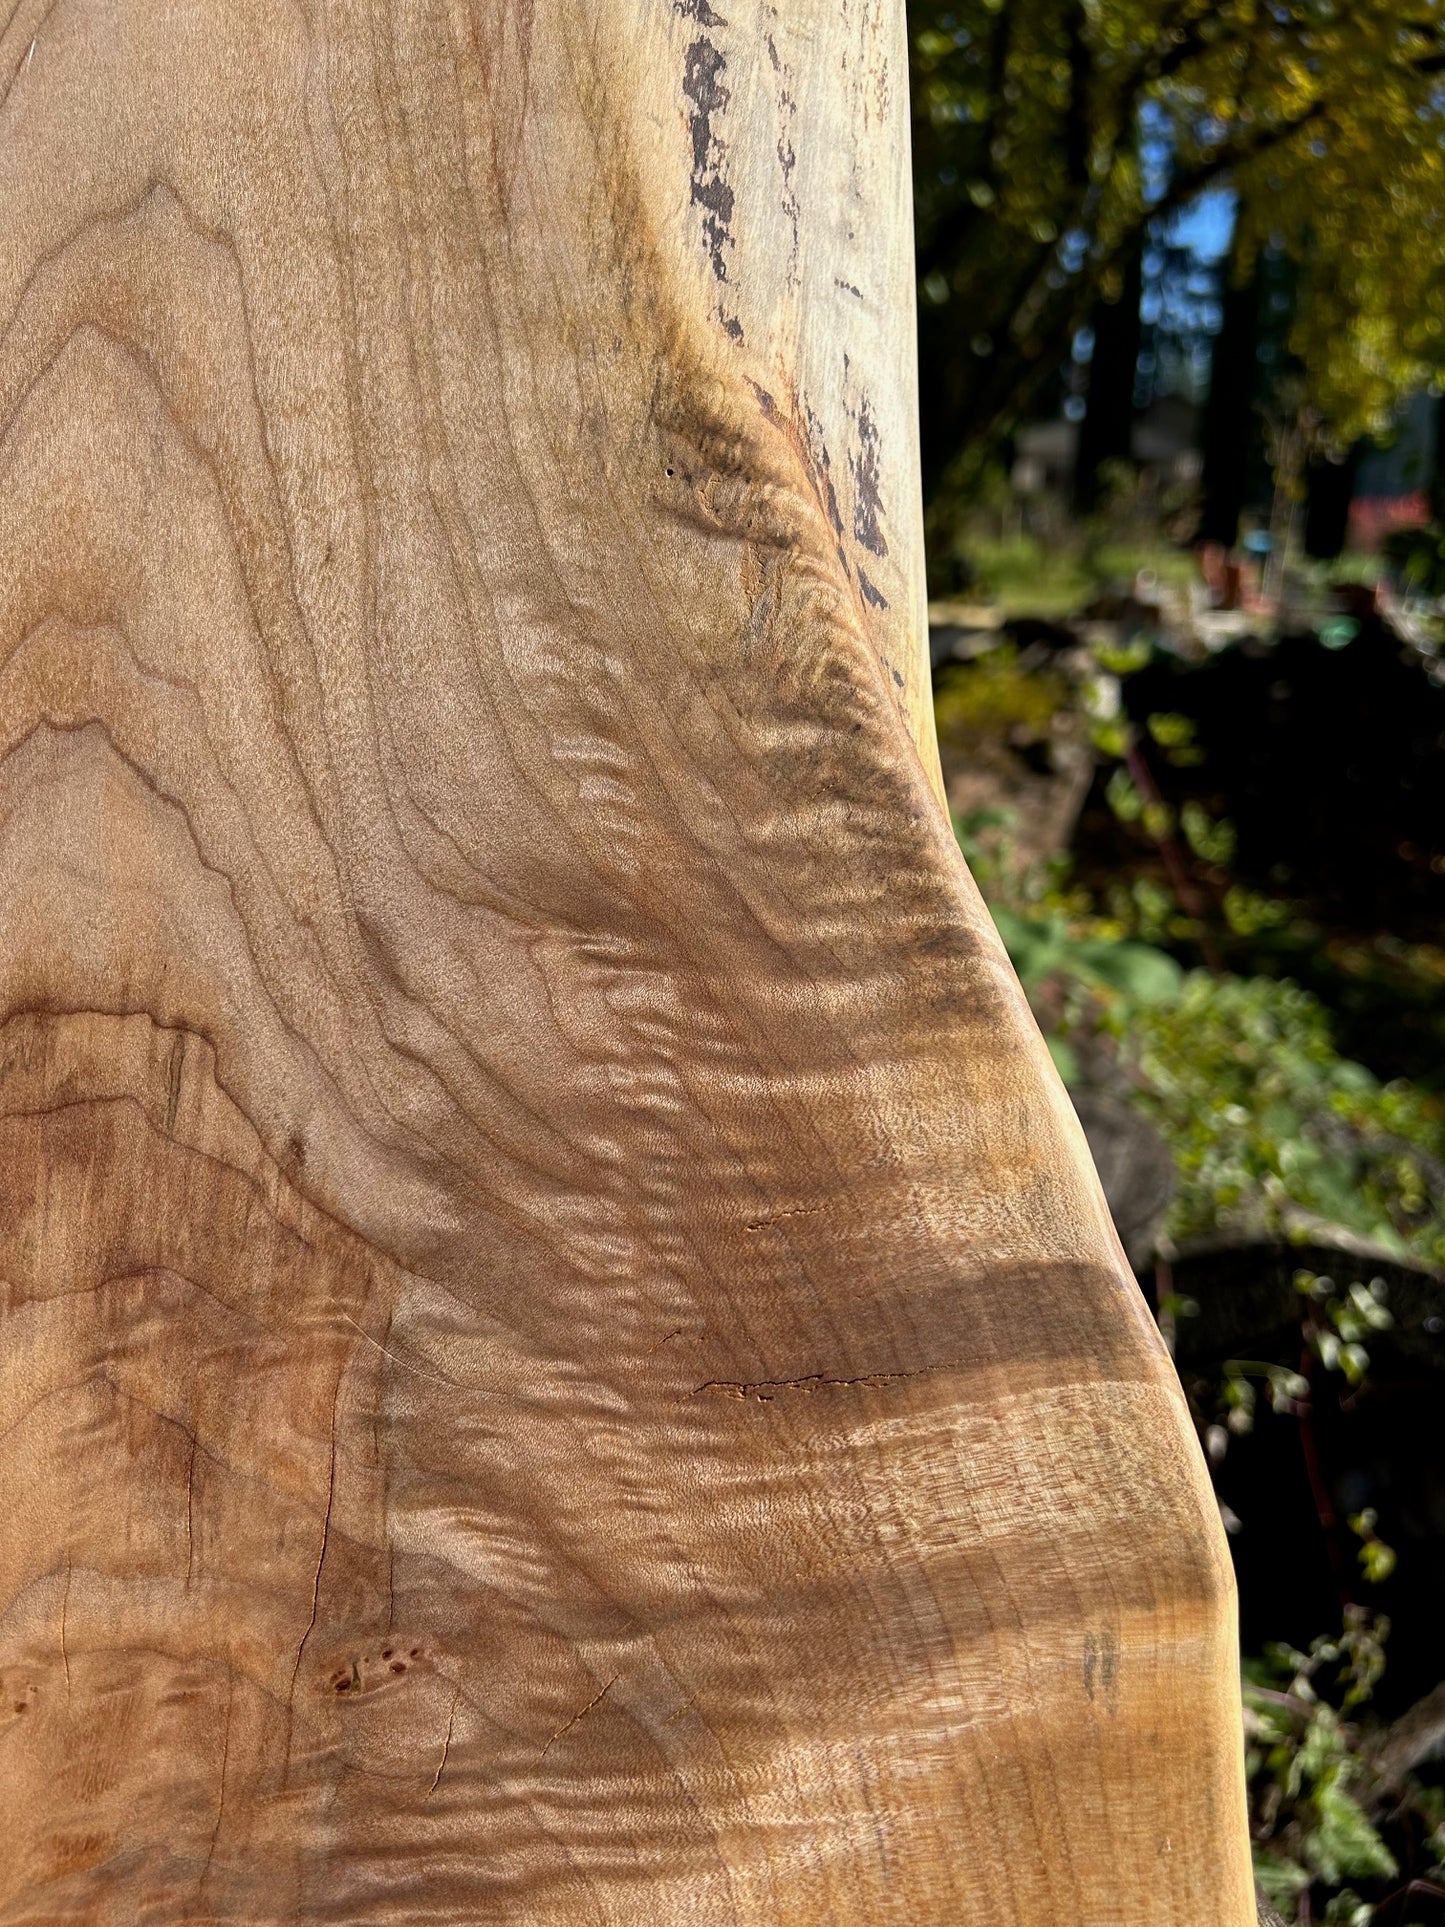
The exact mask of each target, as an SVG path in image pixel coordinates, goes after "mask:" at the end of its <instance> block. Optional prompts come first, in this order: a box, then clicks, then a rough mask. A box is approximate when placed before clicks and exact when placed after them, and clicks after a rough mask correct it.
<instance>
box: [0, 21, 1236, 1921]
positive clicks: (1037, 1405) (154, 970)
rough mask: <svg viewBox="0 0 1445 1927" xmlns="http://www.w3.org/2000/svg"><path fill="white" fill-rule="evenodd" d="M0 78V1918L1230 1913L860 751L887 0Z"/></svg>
mask: <svg viewBox="0 0 1445 1927" xmlns="http://www.w3.org/2000/svg"><path fill="white" fill-rule="evenodd" d="M0 84H3V85H4V86H5V87H6V88H8V92H7V93H6V94H5V97H4V103H3V108H0V329H3V340H0V388H3V402H0V419H3V424H4V427H3V443H0V665H3V667H0V757H3V761H0V1015H3V1028H0V1293H3V1297H0V1318H3V1329H0V1449H3V1466H4V1487H3V1490H4V1494H5V1504H4V1507H3V1511H0V1601H3V1619H0V1689H3V1690H0V1794H3V1803H4V1804H3V1813H4V1825H3V1845H0V1921H3V1922H4V1923H7V1927H9V1924H14V1923H35V1924H37V1927H38V1923H42V1922H46V1923H48V1922H60V1921H80V1922H103V1923H112V1922H113V1923H118V1924H119V1923H125V1924H126V1927H130V1923H149V1924H152V1927H160V1924H169V1923H175V1922H209V1921H227V1922H237V1923H247V1924H248V1927H264V1924H265V1923H271V1922H291V1921H306V1922H332V1923H363V1924H364V1927H402V1924H403V1923H408V1924H410V1923H416V1924H417V1927H421V1924H422V1923H473V1922H492V1921H497V1922H525V1923H543V1924H550V1923H564V1922H565V1923H569V1924H571V1923H599V1924H602V1923H607V1924H608V1927H612V1924H614V1923H615V1924H617V1927H624V1924H626V1927H631V1924H632V1923H637V1924H638V1927H651V1923H663V1924H664V1927H666V1923H672V1922H688V1923H738V1922H769V1921H792V1922H815V1923H819V1924H820V1927H821V1924H822V1923H839V1922H842V1923H849V1922H857V1923H872V1922H885V1921H886V1922H898V1923H919V1922H939V1923H956V1922H962V1923H966V1927H1006V1924H1007V1923H1014V1922H1020V1923H1025V1924H1026V1927H1056V1923H1057V1924H1061V1923H1069V1924H1070V1927H1074V1924H1076V1923H1085V1924H1086V1927H1145V1924H1146V1923H1147V1927H1160V1923H1179V1927H1185V1924H1186V1923H1187V1927H1237V1923H1243V1922H1245V1921H1246V1920H1248V1919H1252V1917H1253V1916H1252V1907H1251V1905H1250V1902H1249V1893H1248V1882H1247V1874H1246V1870H1245V1851H1244V1834H1243V1802H1242V1793H1241V1786H1240V1769H1239V1764H1238V1753H1239V1739H1238V1726H1237V1705H1236V1699H1235V1688H1234V1674H1233V1668H1234V1653H1233V1630H1232V1607H1233V1600H1232V1590H1231V1582H1230V1580H1229V1577H1228V1566H1227V1560H1226V1556H1225V1552H1224V1549H1223V1544H1222V1540H1221V1537H1220V1533H1219V1530H1218V1526H1217V1522H1216V1520H1215V1517H1214V1514H1213V1511H1212V1507H1211V1503H1210V1499H1209V1495H1208V1488H1207V1481H1206V1479H1205V1476H1204V1473H1203V1470H1202V1467H1201V1464H1200V1462H1199V1459H1198V1456H1197V1453H1196V1451H1195V1448H1194V1445H1193V1440H1192V1435H1191V1433H1190V1430H1189V1425H1188V1421H1187V1417H1186V1414H1185V1411H1184V1408H1183V1405H1182V1401H1181V1397H1180V1394H1179V1391H1178V1389H1177V1386H1176V1384H1175V1381H1174V1379H1173V1377H1172V1374H1171V1372H1170V1370H1169V1367H1168V1364H1167V1361H1166V1360H1165V1358H1164V1357H1163V1355H1162V1352H1161V1349H1160V1346H1159V1343H1158V1341H1157V1339H1156V1337H1155V1335H1154V1333H1153V1330H1152V1327H1151V1325H1150V1323H1149V1320H1148V1318H1147V1316H1146V1314H1145V1311H1144V1308H1143V1306H1142V1304H1141V1303H1140V1301H1139V1299H1138V1297H1137V1295H1136V1293H1135V1291H1134V1288H1133V1285H1132V1282H1131V1281H1130V1280H1129V1278H1128V1276H1127V1274H1126V1271H1125V1269H1124V1266H1123V1264H1122V1261H1121V1258H1120V1255H1119V1252H1118V1249H1117V1247H1116V1243H1115V1240H1114V1237H1113V1234H1112V1232H1111V1229H1110V1227H1109V1225H1108V1222H1107V1220H1106V1217H1105V1214H1104V1210H1103V1207H1102V1203H1101V1199H1100V1195H1099V1191H1098V1188H1097V1185H1096V1183H1095V1181H1094V1178H1093V1175H1092V1173H1091V1171H1090V1169H1089V1167H1088V1165H1087V1161H1086V1157H1085V1153H1084V1149H1083V1144H1082V1140H1081V1137H1080V1135H1079V1132H1078V1130H1077V1128H1076V1127H1075V1125H1074V1123H1073V1120H1072V1114H1071V1112H1070V1110H1069V1108H1068V1105H1067V1101H1066V1099H1065V1097H1064V1094H1063V1092H1062V1090H1061V1089H1060V1087H1059V1086H1058V1084H1057V1083H1056V1081H1055V1080H1054V1078H1053V1076H1052V1073H1051V1072H1050V1071H1049V1069H1048V1066H1047V1059H1046V1057H1045V1054H1044V1052H1043V1050H1042V1047H1041V1045H1040V1043H1039V1041H1038V1038H1037V1036H1036V1034H1035V1032H1034V1030H1033V1027H1032V1024H1031V1020H1030V1019H1029V1016H1028V1014H1027V1011H1026V1009H1025V1006H1024V1004H1023V1002H1022V1000H1021V997H1020V994H1019V991H1018V989H1017V987H1016V985H1015V983H1014V981H1013V978H1012V976H1011V974H1010V972H1009V970H1008V967H1007V964H1006V962H1005V960H1004V958H1003V956H1002V953H1001V951H1000V949H999V947H998V944H997V942H996V940H995V939H994V937H993V935H992V933H991V928H990V926H989V924H988V922H987V920H986V917H985V916H984V914H983V912H982V910H981V908H980V905H979V903H978V900H977V897H976V896H975V894H974V892H973V888H972V885H971V884H970V883H969V881H968V879H967V877H966V875H965V874H964V871H963V869H962V867H961V864H960V861H959V858H958V856H957V854H956V851H955V849H954V846H953V843H952V839H951V836H950V833H949V828H948V824H947V822H946V820H945V818H944V815H943V813H942V811H941V809H940V807H939V805H938V803H937V801H936V789H935V784H936V763H935V760H934V753H933V749H932V739H931V734H930V727H929V723H928V715H929V710H928V700H927V668H926V655H925V650H924V637H923V631H922V615H921V611H922V596H923V576H922V568H921V562H920V534H919V512H918V503H917V481H916V458H915V428H914V397H913V356H912V296H911V262H910V231H909V220H908V185H907V169H908V154H907V142H906V125H907V117H906V116H907V108H906V97H905V90H906V71H905V61H904V48H903V20H902V8H901V6H900V5H899V4H897V0H886V4H885V3H884V0H792V4H790V5H788V6H786V7H782V6H772V5H768V4H766V0H718V3H717V4H716V5H714V4H710V0H535V3H534V0H329V4H323V3H322V0H299V3H297V4H288V5H282V4H279V0H244V4H241V0H53V4H52V3H49V0H19V3H18V4H12V5H11V6H10V7H9V11H8V24H7V25H6V26H5V29H4V34H3V39H0Z"/></svg>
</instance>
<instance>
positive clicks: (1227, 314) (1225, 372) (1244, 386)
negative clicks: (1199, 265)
mask: <svg viewBox="0 0 1445 1927" xmlns="http://www.w3.org/2000/svg"><path fill="white" fill-rule="evenodd" d="M1258 347H1259V283H1258V279H1257V277H1254V276H1251V278H1250V279H1249V280H1248V281H1247V282H1245V283H1244V285H1243V286H1236V285H1234V284H1233V281H1232V277H1230V276H1229V275H1226V280H1225V288H1224V322H1223V326H1222V327H1221V328H1220V331H1219V337H1218V339H1217V340H1216V342H1215V344H1214V370H1213V374H1212V377H1211V379H1210V384H1209V402H1208V406H1207V407H1206V408H1205V411H1204V447H1203V456H1204V475H1203V482H1204V514H1203V519H1202V521H1201V523H1200V528H1199V535H1200V539H1201V540H1202V541H1205V542H1222V543H1223V544H1224V546H1225V547H1226V548H1232V547H1233V546H1234V544H1235V542H1236V541H1237V540H1238V537H1239V517H1240V512H1241V511H1242V509H1243V508H1244V498H1245V493H1246V490H1247V488H1248V483H1249V461H1250V451H1251V449H1252V447H1253V444H1254V437H1255V424H1254V418H1253V404H1254V388H1255V362H1256V357H1257V353H1258Z"/></svg>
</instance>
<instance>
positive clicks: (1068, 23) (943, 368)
mask: <svg viewBox="0 0 1445 1927" xmlns="http://www.w3.org/2000/svg"><path fill="white" fill-rule="evenodd" d="M910 22H911V32H912V42H913V62H914V76H913V78H914V142H915V173H916V181H917V210H918V241H919V273H920V333H921V342H922V352H923V361H924V369H923V374H924V388H925V393H926V394H927V395H928V397H929V406H928V408H927V409H926V410H925V420H924V432H925V466H926V468H927V470H928V471H929V479H930V482H931V483H932V484H933V485H936V484H937V482H938V480H939V478H940V476H942V475H943V474H944V473H945V472H946V471H947V470H948V468H949V467H950V465H954V466H955V467H956V466H957V464H958V463H959V462H960V461H963V462H965V463H966V462H967V461H968V460H969V459H970V458H973V459H977V458H979V457H980V456H981V455H982V454H984V453H986V452H987V449H988V447H989V445H990V443H991V442H992V440H993V439H994V438H995V437H996V436H997V434H998V433H999V432H1000V431H1001V430H1003V429H1006V428H1007V427H1008V426H1009V425H1010V423H1011V422H1012V421H1013V420H1015V419H1016V418H1017V416H1018V415H1019V413H1020V412H1021V411H1022V410H1023V409H1025V408H1026V407H1027V406H1028V405H1029V403H1030V402H1031V400H1032V399H1033V397H1034V396H1035V394H1036V393H1037V390H1038V388H1039V385H1040V383H1041V382H1042V380H1044V379H1046V378H1047V377H1048V375H1049V374H1051V373H1052V372H1053V370H1054V369H1055V368H1057V367H1058V365H1059V363H1060V362H1061V361H1062V360H1063V358H1064V356H1065V355H1066V354H1067V352H1068V346H1069V342H1070V339H1071V336H1072V333H1073V331H1074V329H1075V328H1077V327H1078V326H1079V325H1080V324H1081V323H1082V322H1083V321H1084V320H1085V319H1086V317H1087V315H1088V313H1089V310H1090V307H1091V304H1092V303H1093V302H1094V301H1096V300H1097V299H1098V298H1100V297H1101V296H1102V298H1104V299H1106V300H1107V299H1111V298H1113V297H1115V296H1116V295H1117V293H1118V292H1119V290H1120V289H1121V288H1122V286H1123V284H1124V278H1125V273H1124V270H1125V264H1126V263H1127V262H1128V260H1129V258H1130V252H1131V250H1133V249H1136V248H1137V247H1138V246H1139V245H1140V243H1141V240H1142V238H1143V236H1144V235H1145V233H1146V231H1147V230H1148V227H1149V224H1150V223H1151V222H1155V221H1159V220H1161V219H1167V218H1168V216H1169V215H1171V214H1172V213H1174V212H1175V211H1177V210H1178V209H1180V208H1182V207H1183V206H1185V205H1186V204H1187V203H1188V202H1189V201H1191V200H1192V199H1193V198H1194V197H1195V196H1196V195H1197V194H1198V193H1199V192H1200V191H1201V190H1202V189H1204V188H1206V187H1208V186H1210V185H1213V184H1225V183H1228V184H1229V185H1231V186H1232V187H1233V188H1234V189H1235V190H1236V192H1237V194H1238V197H1239V203H1240V223H1239V233H1238V240H1237V243H1236V254H1237V257H1238V265H1239V267H1240V268H1241V269H1242V270H1243V269H1247V267H1248V265H1249V261H1250V259H1251V258H1252V256H1253V254H1254V253H1255V252H1257V250H1258V249H1259V247H1260V246H1261V245H1262V244H1265V243H1271V244H1273V245H1276V246H1279V247H1282V248H1284V249H1285V250H1287V251H1288V252H1289V253H1290V254H1291V255H1292V256H1293V257H1294V259H1295V260H1296V261H1297V263H1298V273H1299V281H1298V300H1297V304H1296V312H1297V317H1298V318H1297V321H1296V324H1295V330H1294V339H1293V342H1292V344H1291V345H1292V347H1293V350H1294V352H1295V354H1296V355H1297V356H1298V357H1299V359H1300V362H1301V364H1302V367H1303V375H1304V383H1305V393H1306V397H1307V401H1308V404H1309V405H1310V407H1311V409H1312V411H1313V413H1314V415H1315V417H1316V419H1317V420H1318V421H1319V423H1320V424H1321V429H1322V432H1323V433H1324V434H1325V435H1327V436H1333V438H1334V439H1335V440H1337V441H1340V442H1344V441H1348V440H1351V439H1353V437H1354V436H1355V435H1357V434H1358V433H1360V432H1363V431H1365V430H1369V429H1377V428H1379V427H1380V425H1381V424H1382V423H1383V421H1384V420H1385V418H1386V417H1387V416H1388V413H1389V410H1390V409H1391V407H1392V405H1393V404H1394V403H1395V401H1396V400H1397V399H1398V397H1399V396H1400V395H1401V393H1402V392H1403V391H1405V390H1406V389H1408V388H1409V387H1410V386H1412V385H1414V384H1417V383H1418V382H1419V381H1420V380H1421V379H1422V378H1423V377H1425V376H1426V375H1427V374H1428V373H1429V372H1430V371H1432V370H1434V369H1435V368H1438V367H1440V366H1442V365H1445V319H1442V316H1441V314H1440V313H1439V312H1438V308H1439V301H1438V293H1437V291H1438V289H1439V288H1440V284H1441V281H1442V269H1445V88H1442V75H1445V10H1442V5H1441V0H1271V3H1270V4H1262V3H1261V0H1226V3H1225V4H1222V5H1221V4H1219V3H1218V0H910Z"/></svg>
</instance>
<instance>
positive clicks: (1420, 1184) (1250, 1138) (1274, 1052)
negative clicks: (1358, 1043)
mask: <svg viewBox="0 0 1445 1927" xmlns="http://www.w3.org/2000/svg"><path fill="white" fill-rule="evenodd" d="M1102 1021H1103V1025H1104V1027H1105V1028H1106V1029H1107V1030H1109V1031H1110V1032H1111V1033H1112V1034H1113V1035H1114V1036H1115V1038H1116V1039H1117V1040H1118V1044H1119V1048H1120V1052H1121V1055H1122V1057H1123V1059H1124V1061H1125V1062H1126V1063H1127V1064H1128V1065H1129V1066H1130V1068H1131V1070H1132V1072H1133V1074H1134V1078H1135V1087H1136V1102H1137V1103H1138V1104H1139V1106H1140V1108H1141V1109H1142V1110H1143V1111H1144V1112H1145V1113H1146V1115H1148V1116H1150V1117H1152V1118H1153V1119H1154V1120H1155V1121H1156V1123H1157V1124H1158V1125H1159V1127H1160V1128H1161V1130H1162V1131H1163V1133H1164V1135H1165V1137H1166V1138H1167V1140H1168V1142H1169V1144H1170V1148H1171V1149H1172V1151H1173V1153H1174V1159H1175V1163H1176V1166H1177V1168H1178V1171H1179V1175H1180V1187H1179V1191H1178V1194H1177V1196H1176V1198H1175V1202H1174V1205H1173V1208H1172V1213H1171V1219H1170V1230H1171V1233H1172V1235H1173V1236H1174V1237H1175V1238H1176V1239H1178V1240H1186V1239H1189V1238H1191V1237H1200V1236H1203V1235H1206V1234H1208V1233H1210V1232H1213V1231H1217V1230H1219V1229H1221V1228H1229V1229H1231V1230H1238V1231H1243V1232H1247V1233H1260V1234H1273V1233H1279V1232H1283V1233H1285V1234H1286V1235H1302V1234H1303V1233H1304V1232H1306V1231H1307V1230H1308V1229H1309V1228H1310V1226H1311V1225H1312V1224H1313V1225H1319V1224H1328V1225H1334V1226H1338V1227H1340V1228H1342V1229H1345V1230H1348V1231H1353V1232H1355V1233H1357V1234H1359V1235H1360V1236H1363V1237H1365V1238H1368V1239H1370V1240H1372V1241H1373V1242H1374V1243H1375V1244H1377V1245H1379V1246H1380V1247H1381V1248H1383V1249H1385V1250H1390V1251H1399V1252H1401V1253H1405V1252H1412V1253H1414V1254H1415V1255H1417V1256H1420V1257H1423V1258H1426V1259H1428V1260H1431V1261H1434V1262H1437V1263H1438V1262H1442V1261H1445V1226H1442V1224H1441V1222H1440V1219H1439V1215H1438V1212H1437V1210H1436V1208H1435V1206H1434V1203H1433V1199H1432V1183H1433V1181H1434V1177H1435V1174H1436V1170H1437V1168H1438V1166H1439V1163H1440V1161H1441V1160H1442V1158H1445V1122H1442V1118H1441V1115H1440V1109H1439V1106H1438V1105H1437V1104H1435V1103H1433V1102H1432V1101H1431V1100H1429V1099H1427V1098H1425V1097H1424V1096H1422V1094H1420V1093H1419V1092H1417V1091H1415V1090H1413V1089H1412V1088H1411V1087H1410V1086H1408V1085H1405V1084H1389V1085H1383V1086H1382V1085H1381V1084H1379V1083H1378V1082H1377V1080H1376V1079H1375V1078H1373V1077H1372V1076H1371V1075H1370V1073H1369V1072H1368V1071H1367V1070H1365V1069H1364V1068H1363V1067H1362V1066H1361V1065H1359V1064H1354V1063H1351V1062H1349V1061H1348V1060H1347V1059H1344V1058H1342V1057H1340V1056H1339V1055H1338V1054H1337V1053H1336V1051H1335V1049H1334V1046H1333V1043H1332V1042H1331V1038H1330V1026H1329V1020H1328V1018H1327V1016H1326V1013H1325V1011H1324V1008H1323V1006H1322V1005H1321V1004H1320V1003H1319V1002H1318V1001H1317V1000H1316V999H1315V998H1313V997H1311V996H1310V995H1309V994H1308V993H1307V992H1305V991H1303V990H1300V989H1299V988H1297V986H1295V985H1294V984H1291V983H1289V982H1277V981H1275V980H1274V979H1272V978H1267V977H1255V978H1238V977H1216V976H1211V975H1210V974H1209V973H1207V972H1205V971H1191V972H1189V973H1187V974H1186V975H1185V976H1184V978H1183V979H1182V981H1181V985H1180V990H1179V994H1178V996H1177V997H1175V998H1174V999H1173V1000H1171V1001H1169V1002H1167V1003H1154V1004H1143V1003H1139V1004H1136V1005H1132V1006H1130V1007H1128V1008H1121V1007H1119V1006H1117V1005H1116V1006H1114V1007H1111V1008H1109V1009H1107V1010H1105V1011H1104V1012H1103V1014H1102ZM1346 1342H1348V1341H1346Z"/></svg>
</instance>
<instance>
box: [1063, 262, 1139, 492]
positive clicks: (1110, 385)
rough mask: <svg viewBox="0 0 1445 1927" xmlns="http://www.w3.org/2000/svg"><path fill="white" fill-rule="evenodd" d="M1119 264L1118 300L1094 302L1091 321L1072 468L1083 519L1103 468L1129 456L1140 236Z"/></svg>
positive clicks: (1136, 349)
mask: <svg viewBox="0 0 1445 1927" xmlns="http://www.w3.org/2000/svg"><path fill="white" fill-rule="evenodd" d="M1123 265H1124V285H1123V288H1122V290H1121V291H1120V294H1119V298H1118V300H1117V301H1099V302H1096V303H1095V306H1094V312H1093V315H1092V317H1091V320H1092V325H1093V330H1094V358H1093V361H1092V363H1091V364H1090V368H1089V395H1088V408H1087V412H1086V413H1085V416H1084V419H1083V421H1082V423H1081V424H1080V426H1079V452H1078V456H1077V458H1076V460H1075V464H1074V506H1075V508H1076V509H1077V510H1078V511H1079V513H1080V514H1081V515H1088V514H1091V513H1092V511H1093V510H1094V509H1096V508H1097V507H1098V505H1099V494H1100V472H1101V470H1102V469H1103V466H1104V464H1105V463H1106V462H1111V461H1128V460H1129V458H1130V455H1131V454H1132V452H1133V436H1134V380H1135V376H1136V374H1137V371H1138V366H1139V343H1140V330H1141V323H1140V319H1139V303H1140V300H1141V299H1142V297H1143V293H1144V246H1143V237H1142V236H1140V238H1139V240H1138V241H1137V242H1136V244H1135V245H1134V247H1133V248H1132V249H1131V250H1130V252H1129V255H1128V258H1127V259H1126V261H1125V262H1124V264H1123Z"/></svg>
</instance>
